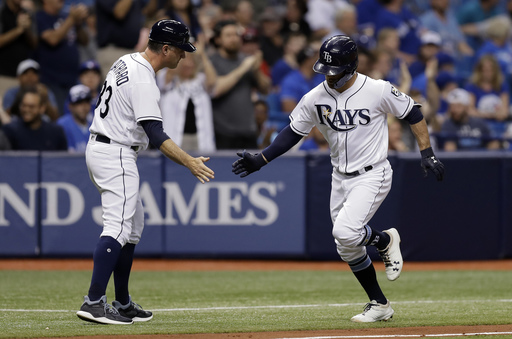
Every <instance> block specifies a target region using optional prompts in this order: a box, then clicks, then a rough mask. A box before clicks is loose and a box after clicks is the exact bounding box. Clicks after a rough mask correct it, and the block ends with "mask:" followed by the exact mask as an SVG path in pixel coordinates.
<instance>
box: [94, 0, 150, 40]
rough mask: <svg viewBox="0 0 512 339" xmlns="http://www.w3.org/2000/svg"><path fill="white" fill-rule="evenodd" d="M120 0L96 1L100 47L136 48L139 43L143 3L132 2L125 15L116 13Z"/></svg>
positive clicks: (139, 1) (138, 1)
mask: <svg viewBox="0 0 512 339" xmlns="http://www.w3.org/2000/svg"><path fill="white" fill-rule="evenodd" d="M118 2H119V0H101V1H96V18H97V19H96V20H97V29H98V36H97V40H98V47H100V48H101V47H105V46H107V45H109V44H113V45H115V46H117V47H122V48H130V49H131V48H134V47H135V45H136V44H137V42H138V41H139V34H140V29H141V28H142V23H143V19H144V18H143V15H142V8H143V2H142V1H141V0H133V1H131V5H130V8H129V9H128V11H126V13H123V15H121V14H119V13H116V12H114V8H115V7H116V5H117V3H118Z"/></svg>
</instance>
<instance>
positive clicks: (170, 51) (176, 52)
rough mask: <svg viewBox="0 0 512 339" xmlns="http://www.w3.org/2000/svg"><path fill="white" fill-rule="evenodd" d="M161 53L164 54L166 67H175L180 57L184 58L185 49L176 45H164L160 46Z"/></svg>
mask: <svg viewBox="0 0 512 339" xmlns="http://www.w3.org/2000/svg"><path fill="white" fill-rule="evenodd" d="M162 54H163V56H164V63H165V66H166V67H169V68H172V69H174V68H176V67H177V66H178V63H179V62H180V60H181V59H185V57H186V54H185V51H184V50H182V49H181V48H178V47H176V46H169V45H164V47H162Z"/></svg>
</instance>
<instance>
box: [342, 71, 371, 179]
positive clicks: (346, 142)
mask: <svg viewBox="0 0 512 339" xmlns="http://www.w3.org/2000/svg"><path fill="white" fill-rule="evenodd" d="M358 74H359V73H358ZM366 79H368V77H367V76H365V77H364V81H363V83H362V84H361V87H359V88H358V89H357V90H356V91H355V92H354V93H352V94H351V95H350V96H349V97H348V98H347V100H345V109H346V108H347V103H348V101H349V100H350V98H352V97H353V96H354V95H356V94H357V92H359V91H360V90H361V88H363V87H364V84H366ZM336 109H338V107H337V106H336ZM347 171H348V133H345V172H347Z"/></svg>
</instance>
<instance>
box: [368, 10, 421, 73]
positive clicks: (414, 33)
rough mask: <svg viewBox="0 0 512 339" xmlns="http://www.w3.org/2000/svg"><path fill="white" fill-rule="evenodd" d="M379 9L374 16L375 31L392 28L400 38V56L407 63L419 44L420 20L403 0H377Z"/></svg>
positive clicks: (415, 53) (412, 59)
mask: <svg viewBox="0 0 512 339" xmlns="http://www.w3.org/2000/svg"><path fill="white" fill-rule="evenodd" d="M378 1H379V3H380V5H381V6H382V7H381V9H380V10H379V11H378V13H377V16H376V18H375V31H376V34H379V31H380V30H381V29H383V28H394V29H396V31H397V32H398V35H399V38H400V45H399V46H400V58H401V59H402V60H404V61H406V62H407V63H408V64H409V63H411V62H412V61H414V60H415V59H416V55H417V54H418V50H419V48H420V46H421V40H420V33H421V32H420V21H419V19H418V17H416V15H414V14H413V13H412V12H411V11H410V10H409V9H407V7H405V6H404V5H403V1H404V0H378Z"/></svg>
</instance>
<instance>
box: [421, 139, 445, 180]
mask: <svg viewBox="0 0 512 339" xmlns="http://www.w3.org/2000/svg"><path fill="white" fill-rule="evenodd" d="M421 167H422V168H423V171H424V172H425V176H427V175H428V172H427V170H430V171H431V172H432V173H434V175H435V176H436V178H437V181H441V180H443V176H444V165H443V163H442V162H441V161H440V160H439V159H438V158H437V157H436V156H435V155H434V151H432V147H429V148H427V149H424V150H423V151H421Z"/></svg>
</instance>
